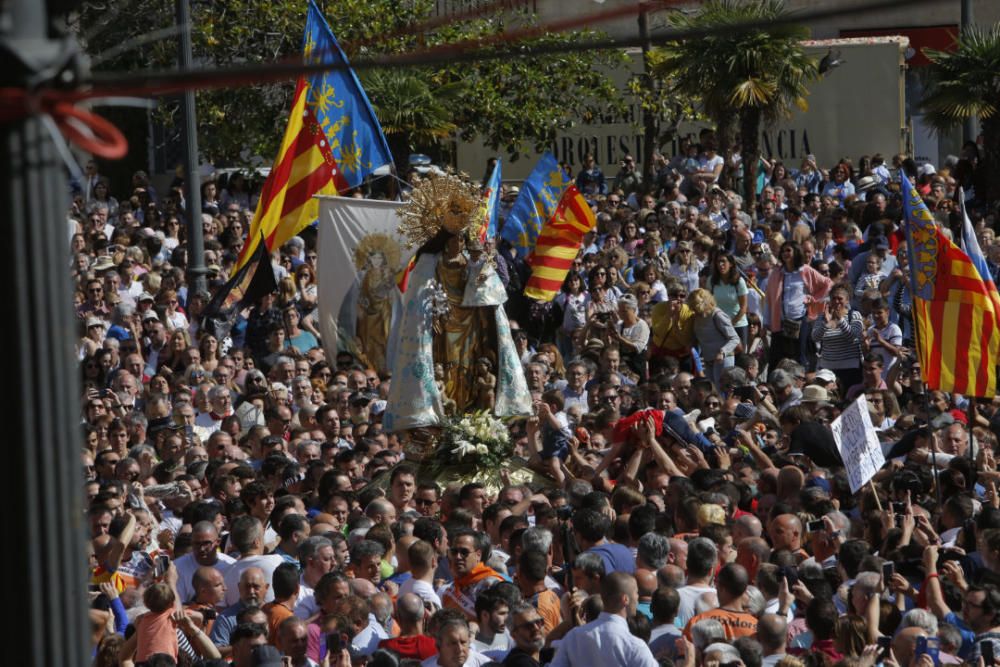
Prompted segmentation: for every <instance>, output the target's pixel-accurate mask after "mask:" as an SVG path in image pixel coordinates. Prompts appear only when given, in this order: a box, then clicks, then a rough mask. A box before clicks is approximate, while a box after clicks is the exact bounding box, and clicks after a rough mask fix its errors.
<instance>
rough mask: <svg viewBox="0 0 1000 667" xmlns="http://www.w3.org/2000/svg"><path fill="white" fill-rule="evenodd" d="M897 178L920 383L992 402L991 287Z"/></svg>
mask: <svg viewBox="0 0 1000 667" xmlns="http://www.w3.org/2000/svg"><path fill="white" fill-rule="evenodd" d="M902 179H903V183H902V185H903V210H904V213H905V216H906V221H905V228H906V236H907V251H908V252H909V256H910V287H911V291H912V293H913V322H914V325H915V326H916V327H917V329H918V336H917V355H918V357H919V359H920V370H921V373H922V375H923V379H924V382H925V383H926V384H927V386H928V387H929V388H931V389H937V390H940V391H945V392H954V393H958V394H964V395H965V396H969V397H978V398H992V397H993V396H994V394H995V393H996V371H995V368H996V364H997V359H998V356H1000V311H998V309H997V305H996V304H997V303H998V302H997V299H996V296H995V292H996V288H995V287H994V288H993V289H992V290H991V289H990V288H989V287H988V286H987V284H986V283H985V282H984V281H983V279H982V277H981V276H980V274H979V271H978V270H977V269H976V266H975V264H974V263H973V262H972V260H971V259H969V256H968V255H966V254H965V253H964V252H962V251H961V250H960V249H959V248H958V246H956V245H955V244H954V243H952V242H951V240H949V239H948V238H947V237H946V236H945V235H944V234H942V233H941V230H940V228H938V226H937V225H935V223H934V218H933V216H932V215H931V213H930V211H929V210H927V206H926V205H925V204H924V202H923V200H922V199H921V197H920V194H919V193H918V192H917V191H916V189H915V188H914V187H913V185H912V184H911V183H910V181H909V180H908V179H907V178H906V176H905V175H904V176H903V177H902ZM991 292H993V294H991Z"/></svg>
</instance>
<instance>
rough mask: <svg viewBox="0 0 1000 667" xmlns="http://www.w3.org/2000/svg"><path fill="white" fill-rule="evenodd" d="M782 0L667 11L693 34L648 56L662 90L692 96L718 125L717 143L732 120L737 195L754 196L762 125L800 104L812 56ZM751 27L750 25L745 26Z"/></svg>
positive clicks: (717, 0)
mask: <svg viewBox="0 0 1000 667" xmlns="http://www.w3.org/2000/svg"><path fill="white" fill-rule="evenodd" d="M785 18H786V13H785V7H784V2H783V0H748V1H747V0H708V2H705V3H704V4H702V5H700V6H699V7H698V9H697V10H696V11H694V12H691V13H686V12H675V13H673V14H671V16H670V23H671V26H672V27H673V28H674V29H675V30H679V31H685V32H693V33H696V34H701V36H699V37H693V38H689V39H684V40H677V41H674V42H671V43H668V44H666V45H664V46H663V47H661V48H659V49H656V50H654V51H653V53H652V54H651V55H650V61H651V67H652V71H653V74H654V76H657V77H658V78H659V79H660V80H661V81H662V82H663V86H664V89H665V90H666V91H668V92H672V93H676V94H681V95H688V96H691V97H694V98H696V99H699V100H700V102H701V107H702V109H703V111H704V112H705V114H706V115H708V116H709V117H710V118H712V120H714V121H715V123H716V125H717V127H718V133H717V134H718V135H719V139H720V140H721V142H722V147H723V148H725V147H726V146H727V145H728V134H729V132H730V128H732V127H733V125H734V122H736V121H738V122H739V128H740V132H739V137H740V142H741V144H742V148H743V167H744V195H745V198H746V199H747V202H748V204H749V203H752V202H753V201H754V198H755V195H756V192H755V187H754V186H755V180H756V178H755V174H756V167H757V156H758V155H759V152H760V150H759V149H760V132H761V129H762V126H767V125H771V124H773V123H775V122H777V121H779V120H780V119H782V118H784V117H787V116H788V115H789V114H790V113H791V111H792V109H793V108H796V107H797V108H799V109H802V110H803V111H804V110H805V109H806V108H807V106H808V104H807V101H806V97H807V95H808V94H809V90H808V83H809V82H810V81H812V80H814V79H815V78H816V76H817V70H816V63H815V62H814V61H813V60H812V58H810V57H809V56H808V55H807V54H806V52H805V50H804V49H803V48H802V45H801V42H802V40H803V39H806V38H808V37H809V31H808V29H806V28H805V27H804V26H800V25H797V24H794V23H787V22H784V19H785ZM748 26H752V27H748Z"/></svg>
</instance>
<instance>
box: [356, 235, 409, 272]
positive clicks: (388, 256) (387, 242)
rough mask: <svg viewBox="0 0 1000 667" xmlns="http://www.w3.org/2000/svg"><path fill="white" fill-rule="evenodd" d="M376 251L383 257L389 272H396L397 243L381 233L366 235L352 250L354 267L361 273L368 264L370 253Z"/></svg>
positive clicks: (397, 258)
mask: <svg viewBox="0 0 1000 667" xmlns="http://www.w3.org/2000/svg"><path fill="white" fill-rule="evenodd" d="M374 251H378V252H381V253H382V256H383V257H385V264H386V266H387V267H388V268H389V270H391V271H398V270H399V268H400V266H399V258H400V251H399V242H398V241H397V240H396V239H394V238H393V237H392V236H390V235H388V234H385V233H383V232H374V233H372V234H366V235H365V237H364V238H363V239H361V243H359V244H358V247H357V248H355V249H354V266H355V267H356V268H357V269H358V271H361V270H363V269H364V268H365V264H366V263H367V262H368V256H369V255H370V254H372V252H374Z"/></svg>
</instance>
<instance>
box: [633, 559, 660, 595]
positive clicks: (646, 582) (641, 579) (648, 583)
mask: <svg viewBox="0 0 1000 667" xmlns="http://www.w3.org/2000/svg"><path fill="white" fill-rule="evenodd" d="M635 583H636V585H637V587H638V589H639V597H640V598H647V599H648V598H651V597H652V596H653V593H655V592H656V588H657V585H658V583H659V582H657V580H656V573H655V572H653V571H652V570H647V569H646V568H642V567H641V568H637V569H636V571H635Z"/></svg>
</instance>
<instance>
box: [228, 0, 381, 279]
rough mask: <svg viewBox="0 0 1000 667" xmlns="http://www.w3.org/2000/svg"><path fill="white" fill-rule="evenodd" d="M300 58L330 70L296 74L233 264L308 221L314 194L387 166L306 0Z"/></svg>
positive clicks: (324, 28) (377, 136)
mask: <svg viewBox="0 0 1000 667" xmlns="http://www.w3.org/2000/svg"><path fill="white" fill-rule="evenodd" d="M302 55H303V58H304V59H305V61H306V62H309V63H314V64H329V65H331V68H330V69H329V70H328V71H325V72H317V73H315V74H312V75H310V76H309V77H308V78H305V77H303V78H300V79H299V81H298V83H297V85H296V87H295V98H294V102H293V104H292V111H291V114H290V115H289V117H288V126H287V127H286V128H285V136H284V137H283V138H282V140H281V149H280V150H279V151H278V156H277V158H275V160H274V166H273V167H272V168H271V173H270V174H269V175H268V177H267V180H266V181H265V182H264V189H263V191H262V192H261V194H260V201H259V202H258V204H257V212H256V213H255V214H254V217H253V222H252V223H250V232H249V234H248V235H247V241H246V245H244V247H243V250H242V251H241V252H240V258H239V260H238V261H237V263H236V268H237V269H239V268H240V267H241V266H243V264H244V263H245V262H246V261H247V259H248V258H249V257H250V255H252V254H253V251H254V249H255V248H256V246H257V244H258V243H259V242H260V238H261V237H262V236H263V238H264V242H265V243H266V244H267V247H268V250H274V248H275V247H276V246H281V245H282V244H283V243H285V241H287V240H288V239H290V238H292V237H293V236H295V235H296V234H298V233H299V232H300V231H301V230H302V229H304V228H305V227H306V226H307V225H310V224H312V222H313V221H314V220H315V219H316V217H317V214H318V213H319V202H318V201H317V200H316V199H314V198H313V196H314V195H335V194H338V193H342V192H345V191H346V190H349V189H350V188H354V187H357V186H358V185H360V184H361V183H362V182H363V181H364V179H365V178H366V177H367V176H368V175H369V174H371V173H372V172H373V171H374V170H375V169H378V168H379V167H381V166H382V165H387V164H391V163H392V153H390V152H389V144H387V143H386V141H385V136H384V135H383V134H382V127H381V125H379V122H378V118H376V117H375V112H374V111H373V110H372V108H371V104H369V102H368V96H367V95H365V91H364V89H363V88H362V87H361V82H360V81H359V80H358V77H357V76H355V74H354V71H353V70H352V69H350V67H349V66H348V62H347V56H346V55H344V52H343V50H341V48H340V45H339V44H338V43H337V39H336V38H335V37H334V36H333V33H332V32H331V31H330V26H329V25H327V23H326V19H325V18H323V13H322V12H321V11H320V9H319V7H317V6H316V3H315V2H313V0H309V6H308V12H307V17H306V28H305V32H304V33H303V36H302Z"/></svg>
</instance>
